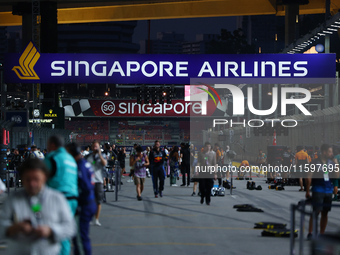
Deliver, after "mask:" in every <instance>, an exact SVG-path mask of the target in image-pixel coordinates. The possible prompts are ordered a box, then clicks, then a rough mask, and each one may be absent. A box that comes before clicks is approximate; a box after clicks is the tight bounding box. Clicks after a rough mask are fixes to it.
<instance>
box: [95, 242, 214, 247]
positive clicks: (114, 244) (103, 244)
mask: <svg viewBox="0 0 340 255" xmlns="http://www.w3.org/2000/svg"><path fill="white" fill-rule="evenodd" d="M157 245H176V246H178V245H182V246H183V245H184V246H216V244H214V243H102V244H92V247H99V246H157Z"/></svg>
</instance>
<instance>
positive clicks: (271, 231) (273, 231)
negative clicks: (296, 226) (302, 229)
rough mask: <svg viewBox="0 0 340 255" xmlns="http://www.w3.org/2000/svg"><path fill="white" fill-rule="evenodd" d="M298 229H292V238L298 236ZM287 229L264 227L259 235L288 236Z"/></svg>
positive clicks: (288, 231)
mask: <svg viewBox="0 0 340 255" xmlns="http://www.w3.org/2000/svg"><path fill="white" fill-rule="evenodd" d="M297 232H298V231H297V230H294V233H293V235H294V238H296V237H298V233H297ZM290 233H291V232H290V230H289V229H286V228H285V229H265V230H263V231H262V233H261V236H269V237H290Z"/></svg>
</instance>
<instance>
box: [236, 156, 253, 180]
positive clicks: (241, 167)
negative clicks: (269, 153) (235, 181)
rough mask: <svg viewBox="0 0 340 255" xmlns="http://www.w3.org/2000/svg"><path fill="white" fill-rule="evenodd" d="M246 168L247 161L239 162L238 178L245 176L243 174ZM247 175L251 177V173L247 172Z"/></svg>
mask: <svg viewBox="0 0 340 255" xmlns="http://www.w3.org/2000/svg"><path fill="white" fill-rule="evenodd" d="M248 167H249V162H248V160H243V161H242V162H241V164H240V171H239V176H240V177H243V176H245V173H246V171H247V169H248ZM249 175H250V177H251V171H250V172H249Z"/></svg>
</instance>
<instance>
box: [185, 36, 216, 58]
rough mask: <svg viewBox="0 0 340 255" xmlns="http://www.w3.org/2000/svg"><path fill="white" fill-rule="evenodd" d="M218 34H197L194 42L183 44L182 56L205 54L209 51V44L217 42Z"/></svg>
mask: <svg viewBox="0 0 340 255" xmlns="http://www.w3.org/2000/svg"><path fill="white" fill-rule="evenodd" d="M218 38H219V35H218V34H198V35H196V41H195V42H185V43H183V51H182V53H183V54H205V53H207V50H209V46H210V42H211V41H214V40H215V41H217V40H218Z"/></svg>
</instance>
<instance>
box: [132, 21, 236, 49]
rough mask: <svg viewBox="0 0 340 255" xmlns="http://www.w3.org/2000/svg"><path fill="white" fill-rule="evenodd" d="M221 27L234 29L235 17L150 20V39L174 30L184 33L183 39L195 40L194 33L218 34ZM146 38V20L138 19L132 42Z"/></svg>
mask: <svg viewBox="0 0 340 255" xmlns="http://www.w3.org/2000/svg"><path fill="white" fill-rule="evenodd" d="M221 28H225V29H228V30H230V31H233V30H235V29H236V17H216V18H192V19H164V20H151V39H155V38H156V36H157V32H172V31H174V32H176V33H182V34H184V35H185V40H187V41H195V39H196V34H219V33H220V31H221ZM147 38H148V25H147V21H146V20H143V21H138V25H137V27H136V28H135V33H134V35H133V42H134V43H139V41H140V40H145V39H147Z"/></svg>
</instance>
